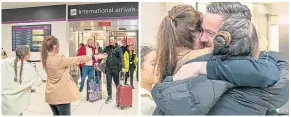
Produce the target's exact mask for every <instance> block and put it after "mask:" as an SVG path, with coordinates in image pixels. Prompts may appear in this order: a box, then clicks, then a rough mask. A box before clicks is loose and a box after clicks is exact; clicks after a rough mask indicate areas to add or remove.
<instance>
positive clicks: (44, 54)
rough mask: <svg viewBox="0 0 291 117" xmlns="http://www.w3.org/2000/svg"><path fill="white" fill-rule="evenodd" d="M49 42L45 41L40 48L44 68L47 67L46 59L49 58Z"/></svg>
mask: <svg viewBox="0 0 291 117" xmlns="http://www.w3.org/2000/svg"><path fill="white" fill-rule="evenodd" d="M47 48H48V47H47V42H46V39H44V40H43V41H42V42H41V48H40V55H41V63H42V67H43V68H45V67H46V59H47V57H48V51H47Z"/></svg>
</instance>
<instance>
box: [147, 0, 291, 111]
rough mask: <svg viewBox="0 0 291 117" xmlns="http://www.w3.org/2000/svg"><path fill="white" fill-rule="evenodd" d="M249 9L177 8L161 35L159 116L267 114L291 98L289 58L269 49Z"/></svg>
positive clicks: (156, 90) (226, 5)
mask: <svg viewBox="0 0 291 117" xmlns="http://www.w3.org/2000/svg"><path fill="white" fill-rule="evenodd" d="M251 17H252V15H251V12H250V10H249V8H248V7H247V6H245V5H242V4H241V3H237V2H218V3H211V4H210V5H208V6H207V7H206V13H205V14H204V15H203V16H202V14H201V13H200V12H199V11H197V10H195V9H194V8H193V7H192V6H190V5H178V6H175V7H173V8H172V9H171V10H170V11H169V12H168V16H165V17H164V18H163V20H162V22H161V24H160V27H159V32H158V37H157V50H156V53H157V54H156V65H155V66H156V67H155V74H154V78H153V79H155V80H156V81H157V83H155V85H154V87H153V88H152V89H150V90H151V94H152V98H153V100H154V101H155V103H156V108H155V110H154V112H153V115H266V113H267V112H268V111H271V110H275V109H277V108H280V107H281V106H283V105H284V104H286V103H287V102H288V100H289V99H288V98H289V87H288V85H289V79H288V78H289V68H288V65H289V63H288V60H283V58H284V57H282V56H283V55H281V54H280V53H278V52H271V51H268V52H266V51H263V50H261V48H263V47H260V46H259V40H260V39H259V37H258V34H257V32H256V28H255V26H254V24H253V23H252V22H251Z"/></svg>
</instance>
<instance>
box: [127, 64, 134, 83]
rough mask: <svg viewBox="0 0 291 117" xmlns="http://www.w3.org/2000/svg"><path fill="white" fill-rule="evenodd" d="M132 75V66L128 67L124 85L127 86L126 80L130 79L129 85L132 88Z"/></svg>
mask: <svg viewBox="0 0 291 117" xmlns="http://www.w3.org/2000/svg"><path fill="white" fill-rule="evenodd" d="M133 74H134V66H130V67H129V71H128V72H126V76H125V84H127V78H128V77H130V85H131V86H133Z"/></svg>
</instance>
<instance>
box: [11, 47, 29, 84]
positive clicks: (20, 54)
mask: <svg viewBox="0 0 291 117" xmlns="http://www.w3.org/2000/svg"><path fill="white" fill-rule="evenodd" d="M29 52H30V50H29V48H28V47H26V46H19V47H17V48H16V49H15V55H16V57H15V60H14V73H15V77H14V82H18V80H17V62H18V61H19V60H20V61H21V65H20V73H19V75H20V76H19V83H20V84H21V82H22V71H23V61H24V56H25V55H28V53H29Z"/></svg>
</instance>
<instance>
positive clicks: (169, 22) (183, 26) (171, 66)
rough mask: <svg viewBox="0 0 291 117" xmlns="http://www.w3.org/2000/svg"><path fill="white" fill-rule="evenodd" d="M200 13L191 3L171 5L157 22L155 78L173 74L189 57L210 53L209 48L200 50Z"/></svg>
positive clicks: (159, 78) (158, 79) (159, 79)
mask: <svg viewBox="0 0 291 117" xmlns="http://www.w3.org/2000/svg"><path fill="white" fill-rule="evenodd" d="M201 18H202V14H201V13H200V12H199V11H197V10H195V9H194V8H193V7H192V6H190V5H178V6H174V7H173V8H172V9H171V10H170V11H169V12H168V16H165V17H164V18H163V20H162V22H161V24H160V27H159V31H158V35H157V55H156V57H157V66H156V68H155V72H156V73H155V77H156V78H155V79H157V81H161V80H163V78H164V76H169V75H174V74H175V73H176V72H177V70H178V69H179V68H180V67H181V66H182V65H183V64H184V63H185V62H186V61H187V60H190V58H191V59H192V58H196V57H198V56H201V55H205V54H208V53H210V52H211V49H210V48H205V49H200V47H199V46H196V45H199V44H197V43H199V41H198V39H199V38H200V35H201V31H202V29H201Z"/></svg>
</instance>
